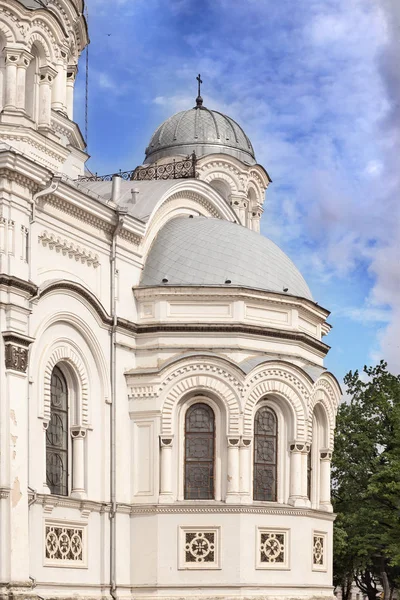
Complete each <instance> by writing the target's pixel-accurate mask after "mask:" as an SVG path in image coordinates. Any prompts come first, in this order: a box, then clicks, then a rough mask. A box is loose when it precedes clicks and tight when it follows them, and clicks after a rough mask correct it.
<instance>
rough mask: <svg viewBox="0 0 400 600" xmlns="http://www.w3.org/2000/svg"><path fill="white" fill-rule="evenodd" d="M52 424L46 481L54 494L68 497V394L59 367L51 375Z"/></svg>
mask: <svg viewBox="0 0 400 600" xmlns="http://www.w3.org/2000/svg"><path fill="white" fill-rule="evenodd" d="M50 402H51V404H50V422H49V426H48V428H47V431H46V480H47V485H48V486H49V488H50V492H51V493H52V494H59V495H61V496H67V495H68V393H67V383H66V381H65V378H64V375H63V374H62V373H61V371H60V369H59V368H58V367H54V369H53V372H52V374H51V401H50Z"/></svg>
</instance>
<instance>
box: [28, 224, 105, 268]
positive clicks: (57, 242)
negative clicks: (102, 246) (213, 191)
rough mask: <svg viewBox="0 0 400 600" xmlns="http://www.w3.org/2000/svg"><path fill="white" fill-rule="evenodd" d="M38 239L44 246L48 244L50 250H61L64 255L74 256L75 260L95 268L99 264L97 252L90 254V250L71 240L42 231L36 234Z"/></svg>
mask: <svg viewBox="0 0 400 600" xmlns="http://www.w3.org/2000/svg"><path fill="white" fill-rule="evenodd" d="M38 241H39V242H42V245H43V246H44V247H45V248H46V246H48V247H49V249H50V250H56V252H61V253H62V254H63V255H64V256H69V258H75V260H76V261H79V262H81V263H82V264H87V265H88V266H89V267H94V268H95V269H96V267H98V266H99V264H100V262H99V257H98V255H97V254H92V252H90V250H85V248H82V247H81V246H78V245H77V244H74V243H73V242H69V241H68V240H66V239H62V238H61V237H59V236H56V235H54V233H48V232H47V231H43V232H42V233H41V234H40V235H39V236H38Z"/></svg>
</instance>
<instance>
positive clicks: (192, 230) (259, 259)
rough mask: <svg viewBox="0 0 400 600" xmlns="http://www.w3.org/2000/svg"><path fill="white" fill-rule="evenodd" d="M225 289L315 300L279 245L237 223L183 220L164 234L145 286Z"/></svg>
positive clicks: (149, 265) (172, 223) (154, 247)
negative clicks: (194, 286)
mask: <svg viewBox="0 0 400 600" xmlns="http://www.w3.org/2000/svg"><path fill="white" fill-rule="evenodd" d="M165 278H166V279H168V284H169V285H221V286H223V285H225V282H226V281H227V280H230V282H231V285H232V286H240V287H247V288H255V289H260V290H265V291H270V292H279V293H283V292H284V290H287V293H288V294H290V295H292V296H301V297H303V298H307V299H309V300H312V295H311V292H310V289H309V287H308V285H307V283H306V282H305V280H304V278H303V276H302V275H301V273H300V272H299V270H298V269H297V267H295V265H294V264H293V263H292V261H291V260H290V258H289V257H288V256H286V254H285V253H284V252H282V250H280V249H279V248H278V246H277V245H276V244H274V243H273V242H271V240H269V239H268V238H266V237H264V236H262V235H260V234H258V233H255V232H254V231H251V230H250V229H247V228H246V227H243V226H242V225H237V224H236V223H231V222H229V221H224V220H222V219H213V218H206V217H195V218H193V219H191V218H188V217H177V218H176V219H172V220H171V221H169V222H168V223H167V224H166V225H165V226H164V227H163V228H162V229H161V230H160V232H159V233H158V235H157V237H156V239H155V241H154V242H153V245H152V247H151V249H150V252H149V254H148V256H147V260H146V263H145V266H144V270H143V274H142V279H141V285H149V286H150V285H162V280H163V279H165Z"/></svg>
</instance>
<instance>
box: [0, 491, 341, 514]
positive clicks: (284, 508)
mask: <svg viewBox="0 0 400 600" xmlns="http://www.w3.org/2000/svg"><path fill="white" fill-rule="evenodd" d="M3 489H4V490H5V491H7V490H6V489H5V488H3ZM0 492H1V490H0ZM29 500H33V501H34V502H35V503H37V504H41V505H43V507H44V508H43V509H44V510H46V511H47V512H48V513H51V512H52V511H53V510H54V508H56V507H62V508H74V509H77V510H80V511H85V512H88V511H90V512H98V513H103V512H110V511H111V504H110V502H99V501H95V500H80V499H79V498H71V497H68V496H55V495H49V494H35V493H33V492H30V493H29ZM116 512H117V513H123V514H128V515H131V516H132V517H135V516H140V515H157V514H159V515H162V514H257V515H284V516H293V517H310V518H313V519H322V520H324V521H334V520H335V517H336V515H335V514H333V513H328V512H326V511H320V510H314V509H311V508H306V509H305V508H294V507H291V506H289V505H286V504H277V505H274V504H273V503H271V504H268V505H267V504H265V505H262V504H225V503H223V502H215V503H214V504H203V503H199V504H197V502H196V503H193V504H192V503H191V502H190V501H189V502H187V503H186V502H179V503H178V502H176V503H174V504H124V503H117V507H116Z"/></svg>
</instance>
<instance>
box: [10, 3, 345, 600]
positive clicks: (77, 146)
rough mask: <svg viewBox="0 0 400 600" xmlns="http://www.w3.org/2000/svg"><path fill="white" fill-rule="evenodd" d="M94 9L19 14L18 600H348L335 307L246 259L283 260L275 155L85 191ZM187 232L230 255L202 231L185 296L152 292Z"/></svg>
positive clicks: (274, 265) (13, 190) (276, 265)
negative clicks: (341, 547) (172, 238)
mask: <svg viewBox="0 0 400 600" xmlns="http://www.w3.org/2000/svg"><path fill="white" fill-rule="evenodd" d="M82 10H83V3H82V1H81V0H48V2H47V3H45V5H44V6H43V7H38V8H36V3H35V2H33V1H32V2H31V1H30V0H23V1H22V0H0V38H1V44H0V48H3V50H2V53H1V56H0V105H1V108H2V110H1V112H0V332H1V337H2V340H1V343H0V596H1V597H2V598H3V597H4V598H7V599H8V598H23V597H24V598H25V597H29V598H45V599H47V598H70V597H72V596H73V597H78V596H79V597H82V598H87V599H89V598H91V599H92V598H100V597H107V598H108V597H111V596H112V597H113V598H130V599H139V598H140V599H144V598H163V599H167V598H168V599H172V598H187V597H190V598H208V599H211V598H246V599H247V600H250V599H253V598H254V599H255V598H257V599H261V598H282V599H283V598H314V597H319V598H331V597H332V522H333V515H332V507H331V504H330V458H331V453H332V449H333V431H334V423H335V413H336V409H337V405H338V401H339V395H340V390H339V387H338V384H337V382H336V380H335V378H334V377H333V376H332V375H331V374H330V373H328V372H327V371H326V370H325V369H324V367H323V360H324V357H325V355H326V353H327V351H328V349H329V347H328V346H327V345H326V344H325V343H324V342H323V341H322V337H323V336H324V335H326V334H327V333H328V332H329V329H330V327H329V325H328V323H327V322H326V318H327V317H328V314H329V313H328V312H327V311H326V310H325V309H323V308H321V307H320V306H318V304H316V303H315V302H314V301H313V300H312V298H311V296H310V297H308V288H307V286H306V284H305V282H304V286H305V287H304V288H303V287H301V286H302V285H303V283H301V282H300V277H301V276H300V275H299V273H298V271H297V270H296V269H295V267H294V265H292V263H291V262H290V261H289V259H287V257H285V258H283V256H282V253H280V254H279V252H280V251H279V252H278V250H275V249H274V247H273V245H272V244H270V247H269V248H268V249H266V255H265V260H266V261H270V263H269V264H271V269H269V271H268V273H269V274H270V275H268V276H267V279H268V281H267V279H266V278H265V277H266V276H264V274H263V272H262V271H260V269H258V267H257V264H252V262H251V260H250V261H249V260H248V259H246V260H244V261H242V263H241V262H240V261H241V256H242V254H241V252H240V248H238V249H237V254H236V255H232V252H233V250H232V248H234V247H235V240H236V237H235V236H233V237H229V236H230V233H229V232H228V229H229V230H231V229H232V227H233V229H234V230H236V231H239V229H240V231H241V232H242V231H243V228H244V227H246V228H247V229H248V230H249V232H248V233H247V231H246V236H247V237H248V239H249V243H250V244H253V243H254V253H256V252H262V247H264V246H262V244H264V241H262V244H261V245H260V242H259V240H262V238H260V237H259V233H258V231H259V221H260V217H261V212H262V204H263V198H264V193H265V190H266V188H267V186H268V184H269V182H270V179H269V177H268V175H267V173H266V172H265V170H264V169H263V168H262V167H261V166H260V165H257V164H255V161H254V164H249V163H245V162H241V161H240V160H239V159H238V158H237V157H236V156H235V155H231V154H230V153H229V151H227V152H225V150H224V148H223V147H222V148H218V152H216V153H212V152H208V153H205V154H204V155H201V153H200V154H199V156H201V158H200V159H199V160H198V161H197V164H196V172H197V175H198V176H197V178H186V179H185V178H182V179H169V180H166V181H159V180H157V181H154V180H153V181H138V182H136V181H134V182H132V181H122V182H121V181H120V180H119V179H118V178H117V179H114V182H113V183H111V182H104V181H89V182H88V181H85V180H82V179H81V180H80V181H78V178H79V176H81V175H83V173H84V163H85V160H86V158H87V157H86V155H85V152H84V141H83V139H82V136H81V134H80V132H79V128H78V126H77V125H76V124H75V123H74V122H73V120H72V119H73V114H72V108H73V81H74V77H75V74H76V70H77V62H78V58H79V55H80V53H81V51H82V49H83V48H84V47H85V45H86V44H87V32H86V24H85V21H84V18H83V16H82ZM193 110H194V109H193ZM198 110H202V108H201V106H200V105H198ZM209 112H210V111H209ZM198 114H200V113H198ZM197 116H198V115H196V118H197ZM218 135H219V134H218ZM185 144H186V142H185ZM174 152H176V158H177V160H178V161H179V160H180V159H182V156H180V155H179V151H176V149H174ZM168 160H169V159H168V158H167V157H163V159H162V161H161V162H164V163H166V164H167V163H168ZM147 162H148V161H147ZM158 164H159V165H160V164H161V163H160V162H159V163H158ZM132 190H133V192H132ZM188 218H193V223H205V221H203V219H209V221H207V226H208V225H210V226H211V225H213V226H214V224H215V222H216V220H219V221H220V222H221V223H222V225H221V226H220V225H218V223H217V226H216V231H217V234H216V235H219V233H218V232H221V236H222V237H221V239H223V235H226V236H227V238H226V239H225V242H226V243H225V242H224V248H225V249H226V248H228V250H227V251H226V253H225V254H223V252H221V261H222V262H220V261H219V260H218V265H217V264H216V262H215V257H214V256H213V255H212V253H211V252H212V250H211V247H212V244H211V243H210V251H209V252H210V254H209V256H208V262H207V257H205V258H202V259H201V260H200V259H199V258H198V259H197V260H198V262H199V264H197V265H196V255H198V252H197V251H195V249H196V243H197V244H198V246H197V247H198V248H200V246H201V243H202V242H201V240H200V238H199V237H198V235H197V233H196V231H194V233H193V244H191V245H190V248H189V247H188V248H187V252H186V250H185V252H184V256H183V258H181V259H180V260H181V261H184V260H186V259H187V258H188V256H189V254H190V252H191V253H192V262H191V263H190V262H187V264H185V269H186V272H185V273H183V275H185V277H186V279H184V283H181V282H180V281H178V280H177V279H176V280H174V279H170V278H171V275H169V274H168V273H165V277H164V276H163V278H162V279H165V281H163V280H162V279H161V280H160V281H157V280H155V281H154V282H153V283H151V284H147V285H141V281H142V277H143V273H146V260H147V257H148V256H149V254H150V252H153V255H154V253H155V252H157V244H158V245H160V240H162V239H163V237H162V235H161V234H160V237H158V236H159V233H160V232H162V231H164V233H165V229H164V230H163V228H164V227H166V226H167V224H168V223H171V220H172V219H181V221H180V222H181V223H182V224H183V225H182V227H183V226H185V228H186V229H185V230H187V227H186V225H185V223H184V221H183V220H184V219H188ZM225 222H230V223H233V222H237V223H239V224H237V225H235V226H233V225H232V226H229V227H228V226H227V225H224V223H225ZM177 223H178V224H179V221H176V222H175V223H174V226H175V225H176V224H177ZM236 228H237V229H236ZM178 229H179V228H178ZM194 229H195V230H196V229H197V228H196V227H195V228H194ZM198 229H199V230H200V229H201V228H200V227H199V228H198ZM203 229H204V228H203ZM238 235H239V234H238ZM240 236H242V233H240ZM164 238H165V235H164ZM241 239H242V238H241ZM246 239H247V238H246ZM164 243H166V248H165V252H164V251H163V248H161V249H160V250H158V251H159V262H158V264H159V265H163V264H164V263H163V260H166V257H167V256H168V257H169V260H171V261H172V262H171V263H170V264H172V263H173V257H172V258H171V250H170V249H168V248H169V246H168V239H167V240H166V242H165V239H164ZM265 244H267V241H266V240H265ZM252 247H253V246H252ZM255 255H256V254H254V256H255ZM177 260H178V259H177ZM213 261H214V262H213ZM281 261H283V262H281ZM254 262H255V263H256V262H257V261H254ZM200 263H201V264H200ZM206 263H207V264H206ZM213 264H215V267H216V269H217V266H218V267H220V265H221V264H224V265H225V267H226V269H225V270H226V271H227V273H226V277H225V278H221V281H220V283H217V284H216V283H215V281H214V280H213V281H212V282H211V283H210V281H209V280H208V279H207V277H211V276H212V274H213V272H214V271H213V269H212V266H213ZM287 265H288V266H287ZM225 267H224V268H225ZM160 268H162V266H161V267H160ZM188 269H189V273H190V275H192V277H191V279H190V277H189V279H190V281H189V280H188V279H187V277H188ZM229 269H231V270H230V271H229ZM247 269H248V272H247ZM282 269H287V270H286V271H285V276H287V279H288V281H289V282H291V283H289V284H288V285H289V288H285V290H286V291H284V289H283V288H282V286H281V273H282ZM148 271H149V267H148ZM155 272H156V270H155V271H152V273H153V275H152V276H154V277H156V275H154V273H155ZM161 272H162V271H161ZM224 272H225V271H221V273H224ZM231 273H233V276H232V277H231ZM200 274H201V276H202V277H204V279H203V280H201V281H200V279H198V277H200ZM214 274H215V272H214ZM150 275H151V273H150ZM150 275H149V276H150ZM250 275H251V276H252V277H253V280H254V282H255V284H254V285H243V283H242V282H243V281H244V279H243V278H244V277H247V276H250ZM157 277H158V275H157ZM174 277H177V275H174ZM196 278H197V279H196ZM260 278H261V279H260ZM284 280H285V281H286V279H284ZM246 281H247V280H246ZM258 281H260V282H261V283H260V285H258V284H257V282H258ZM229 282H230V283H229ZM263 282H264V283H263ZM296 282H300V284H299V285H300V288H298V289H297V288H296V285H297V283H296ZM303 289H304V290H306V291H305V292H304V293H303V292H302V291H301V290H303ZM298 290H300V292H299V291H298ZM57 403H59V404H57ZM199 405H200V407H199ZM64 409H65V410H64ZM196 411H197V412H196ZM260 411H264V412H260ZM206 414H208V415H209V416H208V417H207V419H209V420H208V423H209V431H208V430H207V431H208V432H204V429H201V427H203V425H201V427H200V426H199V427H200V429H199V430H195V429H196V427H197V425H196V423H195V420H194V421H193V423H194V425H193V427H194V429H193V431H192V430H191V429H190V427H192V425H191V421H190V415H195V416H196V418H197V417H199V418H200V416H203V417H204V418H206V417H205V415H206ZM257 415H259V417H260V419H261V416H260V415H264V416H265V419H266V420H268V419H270V421H268V422H269V423H270V425H268V426H269V427H271V428H272V429H273V431H272V429H271V430H270V433H268V434H265V433H263V431H262V428H261V425H257V427H260V428H261V429H257V432H256V434H255V431H254V423H255V421H256V420H257V419H258V417H257ZM271 415H272V417H271ZM271 419H272V421H271ZM257 422H258V421H257ZM260 422H261V421H260ZM265 422H266V421H265ZM271 423H273V425H271ZM260 431H261V433H260ZM271 431H272V433H271ZM191 435H192V437H190V436H191ZM196 436H197V437H196ZM257 436H258V437H257ZM190 440H192V441H193V440H194V441H193V448H194V451H193V452H194V458H193V462H192V463H190V460H191V454H190V452H191V450H189V446H190V444H191V443H192V442H191V441H190ZM205 440H206V441H205ZM188 444H189V445H188ZM196 444H197V445H196ZM255 445H258V446H257V447H259V448H267V447H268V449H269V450H271V449H272V450H271V452H272V454H271V456H272V459H271V460H269V459H268V460H267V459H265V460H264V458H262V457H261V459H259V458H257V459H256V460H255V456H256V454H257V451H255ZM206 446H207V450H205V448H206ZM190 447H191V448H192V446H190ZM196 452H197V454H196ZM257 456H258V455H257ZM260 456H261V454H260ZM257 460H258V461H259V462H258V463H257ZM202 461H203V462H202ZM263 461H264V462H263ZM50 463H51V465H52V469H49V464H50ZM59 464H62V465H63V469H61V470H60V471H57V469H58V465H59ZM205 469H206V470H207V469H208V471H207V473H208V474H209V477H208V479H207V481H208V484H207V485H208V488H207V489H206V488H205V487H204V481H203V480H202V481H201V482H200V479H199V478H200V475H201V474H204V473H205ZM61 471H62V473H61ZM256 472H257V473H258V472H260V473H261V475H260V482H259V487H257V484H256V485H255V484H254V481H255V479H257V477H256V476H255V474H256ZM58 473H61V475H60V478H59V481H58V480H57V481H56V479H57V476H58V475H57V474H58ZM190 473H191V474H192V475H189V474H190ZM192 476H193V480H195V481H197V482H198V484H196V485H195V486H193V484H192V483H191V482H192V481H193V480H192V479H191V478H192ZM264 476H265V477H264ZM267 480H268V481H267ZM265 481H267V483H265ZM199 482H200V483H199ZM263 486H264V487H263ZM207 490H208V491H207ZM256 490H258V491H256ZM264 493H265V497H267V496H268V499H263V500H260V499H257V496H258V497H259V495H260V494H264ZM196 494H198V495H199V496H201V498H193V495H196Z"/></svg>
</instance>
